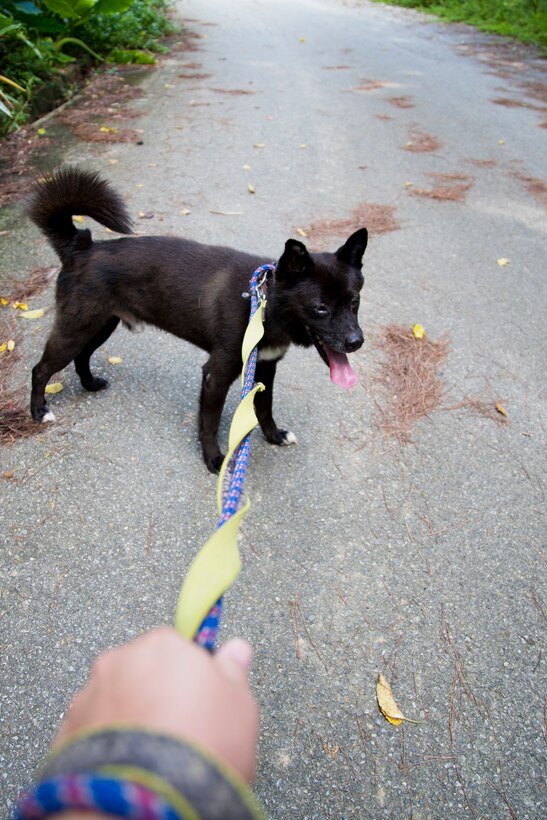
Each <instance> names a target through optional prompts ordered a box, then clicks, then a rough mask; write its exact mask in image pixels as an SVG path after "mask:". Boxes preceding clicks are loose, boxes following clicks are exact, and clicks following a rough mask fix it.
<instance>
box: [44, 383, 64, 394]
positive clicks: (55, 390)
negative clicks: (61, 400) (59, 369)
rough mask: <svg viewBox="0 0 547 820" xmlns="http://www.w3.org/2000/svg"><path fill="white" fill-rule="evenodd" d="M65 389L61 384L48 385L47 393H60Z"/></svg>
mask: <svg viewBox="0 0 547 820" xmlns="http://www.w3.org/2000/svg"><path fill="white" fill-rule="evenodd" d="M62 389H63V385H62V384H61V382H52V383H51V384H48V385H46V391H45V392H46V393H60V392H61V390H62Z"/></svg>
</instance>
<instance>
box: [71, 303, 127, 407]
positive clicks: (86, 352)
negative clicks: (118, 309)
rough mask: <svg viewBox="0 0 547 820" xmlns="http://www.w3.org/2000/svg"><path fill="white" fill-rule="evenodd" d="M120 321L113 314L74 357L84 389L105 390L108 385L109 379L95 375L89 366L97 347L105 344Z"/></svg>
mask: <svg viewBox="0 0 547 820" xmlns="http://www.w3.org/2000/svg"><path fill="white" fill-rule="evenodd" d="M119 323H120V320H119V318H118V317H117V316H112V317H111V318H110V319H109V320H108V322H106V324H105V325H103V327H102V328H101V329H100V330H99V331H98V333H96V334H95V335H94V336H93V338H91V339H90V340H89V341H88V342H87V343H86V345H85V347H83V348H82V349H81V351H80V352H79V353H78V355H77V356H76V357H75V358H74V366H75V368H76V373H77V374H78V376H79V377H80V381H81V383H82V387H83V388H84V390H90V391H92V392H96V391H97V390H103V389H104V388H105V387H108V381H107V380H106V379H101V378H99V377H98V376H94V375H93V373H92V372H91V370H90V367H89V360H90V359H91V356H92V355H93V353H94V352H95V351H96V350H97V348H98V347H100V346H101V345H102V344H104V342H106V340H107V339H108V337H109V336H111V335H112V333H114V331H115V330H116V328H117V327H118V324H119Z"/></svg>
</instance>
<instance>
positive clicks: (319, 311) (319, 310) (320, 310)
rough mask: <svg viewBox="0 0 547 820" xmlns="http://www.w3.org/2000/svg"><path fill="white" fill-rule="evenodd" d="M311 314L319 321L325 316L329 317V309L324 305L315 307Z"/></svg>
mask: <svg viewBox="0 0 547 820" xmlns="http://www.w3.org/2000/svg"><path fill="white" fill-rule="evenodd" d="M313 312H314V313H315V315H316V316H317V317H318V318H319V319H324V318H325V316H328V315H329V309H328V307H327V306H326V305H317V306H316V307H314V309H313Z"/></svg>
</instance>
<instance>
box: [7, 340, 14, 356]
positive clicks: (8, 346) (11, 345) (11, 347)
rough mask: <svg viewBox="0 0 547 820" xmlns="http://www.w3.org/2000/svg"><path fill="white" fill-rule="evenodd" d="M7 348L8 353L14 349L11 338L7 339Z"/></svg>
mask: <svg viewBox="0 0 547 820" xmlns="http://www.w3.org/2000/svg"><path fill="white" fill-rule="evenodd" d="M7 348H8V350H9V352H10V353H11V351H12V350H15V342H14V341H13V339H8V341H7Z"/></svg>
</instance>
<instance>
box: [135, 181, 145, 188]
mask: <svg viewBox="0 0 547 820" xmlns="http://www.w3.org/2000/svg"><path fill="white" fill-rule="evenodd" d="M135 188H144V182H137V184H136V185H135Z"/></svg>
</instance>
